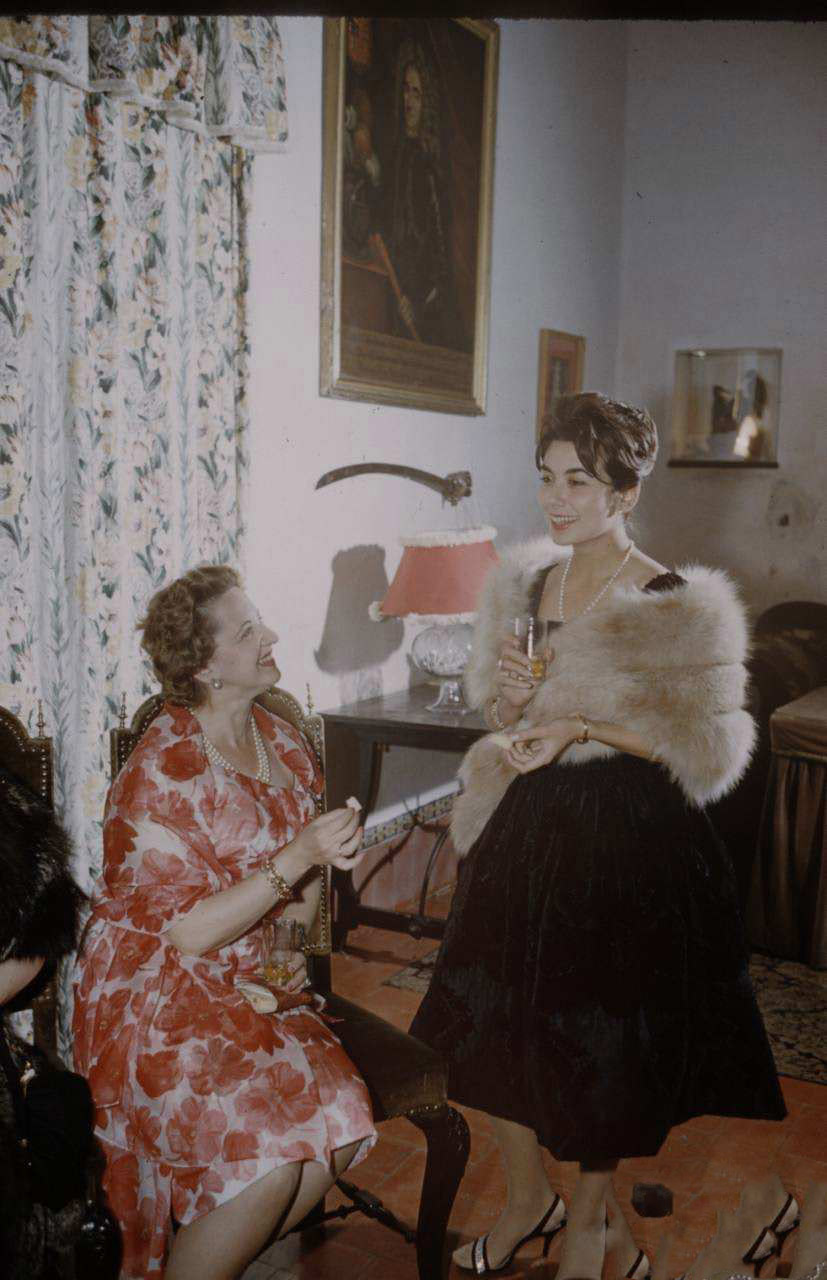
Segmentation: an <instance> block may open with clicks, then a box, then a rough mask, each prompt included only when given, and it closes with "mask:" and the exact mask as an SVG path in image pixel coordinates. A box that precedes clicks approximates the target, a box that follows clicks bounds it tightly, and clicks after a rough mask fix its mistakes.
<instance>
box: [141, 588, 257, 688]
mask: <svg viewBox="0 0 827 1280" xmlns="http://www.w3.org/2000/svg"><path fill="white" fill-rule="evenodd" d="M240 586H241V578H240V577H239V576H238V573H237V572H236V570H235V569H233V568H231V567H230V565H228V564H201V565H198V567H197V568H196V569H190V571H189V573H185V574H183V575H182V576H181V577H180V578H176V579H175V581H174V582H170V584H169V586H166V587H162V588H161V590H160V591H156V592H155V595H154V596H153V597H152V599H151V600H150V602H149V604H148V605H147V610H146V616H145V617H144V618H143V619H142V621H141V622H139V623H138V630H139V631H142V632H143V636H142V638H141V645H142V647H143V648H144V649H145V650H146V652H147V653H148V654H149V657H150V659H151V661H152V666H153V669H154V671H155V674H156V676H157V677H158V679H159V680H160V682H161V689H162V692H163V694H164V697H165V698H167V699H168V700H169V701H170V702H176V703H181V704H183V705H184V706H188V707H197V706H199V705H200V704H201V703H202V702H203V701H204V699H205V697H206V694H205V691H204V688H203V686H202V684H201V682H200V681H199V680H196V678H195V673H196V672H197V671H202V670H203V668H204V667H205V666H206V665H207V663H208V662H209V660H210V658H211V657H212V656H213V654H214V653H215V632H214V627H213V622H212V619H211V618H210V615H209V612H208V610H207V606H208V605H209V604H210V603H211V602H212V601H213V600H216V599H217V598H218V596H222V595H223V594H224V592H225V591H229V590H230V588H231V587H240Z"/></svg>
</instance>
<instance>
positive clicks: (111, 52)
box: [0, 13, 287, 151]
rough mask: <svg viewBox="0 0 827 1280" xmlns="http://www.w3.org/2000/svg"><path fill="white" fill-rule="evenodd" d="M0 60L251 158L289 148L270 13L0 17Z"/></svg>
mask: <svg viewBox="0 0 827 1280" xmlns="http://www.w3.org/2000/svg"><path fill="white" fill-rule="evenodd" d="M0 58H5V59H7V60H9V61H12V62H17V63H19V64H21V65H22V66H26V67H32V68H34V69H35V70H37V71H41V72H45V73H47V74H51V75H54V76H57V77H59V78H60V79H62V80H64V81H66V82H67V83H68V84H71V85H74V86H75V87H76V88H79V89H83V90H85V91H87V92H90V93H109V94H115V95H118V96H120V97H122V98H124V99H126V100H127V101H129V102H135V103H139V104H141V105H142V106H146V107H151V108H153V109H155V110H157V111H160V112H163V113H164V115H165V117H166V119H167V121H168V122H169V123H170V124H174V125H177V126H179V127H181V128H184V129H191V130H194V131H195V132H197V133H204V134H209V135H212V136H214V137H218V138H223V139H226V140H227V141H229V142H233V143H234V144H235V145H236V146H239V147H244V148H245V149H246V150H248V151H279V150H282V149H283V148H284V145H285V143H286V141H287V99H286V93H285V83H284V63H283V58H282V46H281V37H280V35H279V29H278V24H277V22H276V19H275V18H274V17H272V16H270V15H266V14H218V15H215V16H213V17H195V16H192V15H188V14H174V15H171V16H170V15H154V14H117V13H116V14H86V15H77V16H76V15H73V14H31V15H22V16H21V15H16V16H12V17H2V16H0Z"/></svg>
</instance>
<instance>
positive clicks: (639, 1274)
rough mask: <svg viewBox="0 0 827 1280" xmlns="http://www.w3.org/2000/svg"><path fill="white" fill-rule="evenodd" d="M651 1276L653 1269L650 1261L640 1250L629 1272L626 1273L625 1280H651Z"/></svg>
mask: <svg viewBox="0 0 827 1280" xmlns="http://www.w3.org/2000/svg"><path fill="white" fill-rule="evenodd" d="M651 1275H652V1267H651V1264H650V1262H649V1259H648V1258H647V1256H646V1254H645V1253H644V1252H643V1250H642V1249H638V1251H637V1257H636V1258H635V1260H634V1262H633V1263H632V1265H631V1267H630V1268H629V1270H628V1271H626V1272H624V1277H623V1280H650V1277H651Z"/></svg>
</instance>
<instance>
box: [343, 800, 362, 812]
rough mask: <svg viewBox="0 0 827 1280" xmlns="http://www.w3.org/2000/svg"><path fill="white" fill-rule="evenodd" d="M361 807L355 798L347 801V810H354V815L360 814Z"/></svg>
mask: <svg viewBox="0 0 827 1280" xmlns="http://www.w3.org/2000/svg"><path fill="white" fill-rule="evenodd" d="M361 807H362V806H361V805H360V803H359V801H358V800H357V799H356V797H355V796H348V798H347V800H345V808H346V809H353V811H354V813H358V812H359V810H360V809H361Z"/></svg>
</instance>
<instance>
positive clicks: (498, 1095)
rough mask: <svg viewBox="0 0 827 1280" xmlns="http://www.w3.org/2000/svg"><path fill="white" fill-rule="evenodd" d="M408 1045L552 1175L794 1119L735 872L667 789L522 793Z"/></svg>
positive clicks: (620, 779)
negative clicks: (688, 1133)
mask: <svg viewBox="0 0 827 1280" xmlns="http://www.w3.org/2000/svg"><path fill="white" fill-rule="evenodd" d="M411 1032H412V1033H413V1034H414V1035H415V1036H418V1037H419V1038H420V1039H422V1040H424V1041H426V1042H427V1043H428V1044H430V1045H432V1046H433V1047H434V1048H436V1049H438V1050H440V1052H441V1053H442V1054H443V1055H444V1056H445V1058H446V1059H447V1062H448V1066H449V1096H450V1097H451V1098H452V1099H453V1100H455V1101H457V1102H460V1103H463V1104H465V1105H467V1106H470V1107H474V1108H477V1109H479V1110H482V1111H486V1112H488V1114H489V1115H494V1116H500V1117H502V1118H504V1119H508V1120H514V1121H517V1122H518V1123H519V1124H523V1125H527V1126H528V1127H529V1128H531V1129H533V1130H534V1131H535V1132H536V1134H537V1137H538V1139H539V1141H540V1142H541V1143H542V1144H543V1146H545V1147H547V1148H548V1150H549V1151H550V1152H551V1153H552V1155H554V1156H555V1157H556V1158H557V1159H559V1160H579V1161H583V1162H587V1163H592V1162H596V1161H600V1160H612V1159H620V1158H622V1157H631V1156H651V1155H655V1154H656V1153H657V1151H658V1150H659V1148H660V1146H661V1144H662V1143H663V1141H664V1139H665V1137H666V1135H667V1134H668V1132H669V1130H670V1128H671V1127H672V1126H673V1125H676V1124H680V1123H681V1122H682V1121H684V1120H687V1119H689V1118H690V1117H691V1116H698V1115H720V1116H744V1117H749V1118H759V1117H760V1118H762V1119H777V1120H781V1119H783V1118H784V1116H785V1115H786V1108H785V1106H784V1101H783V1097H782V1095H781V1090H780V1087H779V1084H778V1077H777V1075H776V1071H775V1064H774V1062H773V1058H772V1052H771V1050H770V1046H769V1043H768V1041H767V1036H766V1033H765V1030H764V1026H763V1023H762V1020H761V1015H760V1013H759V1011H758V1007H757V1005H756V1002H755V996H754V994H753V990H752V985H751V982H750V978H749V973H748V969H747V949H746V945H745V941H744V936H743V930H742V924H741V919H740V914H739V909H738V904H737V894H736V884H735V877H734V874H733V870H732V864H731V862H730V859H729V856H728V854H727V852H726V850H725V849H724V847H723V845H722V844H721V842H720V840H719V839H718V837H717V836H716V834H715V832H714V830H713V828H712V826H711V824H710V822H709V819H708V818H707V816H706V814H705V813H704V812H703V810H701V809H697V808H695V807H694V806H692V805H690V804H689V803H688V802H687V800H686V799H685V797H684V795H683V792H682V791H681V790H680V788H679V787H678V786H677V784H676V783H674V782H673V781H672V780H671V779H670V777H669V775H668V774H667V772H666V770H665V769H663V768H662V767H661V766H659V765H656V764H653V763H651V762H649V761H645V760H639V759H637V758H636V757H634V756H630V755H625V754H618V755H614V756H611V757H609V758H606V759H599V760H592V761H589V762H587V763H585V764H578V765H554V764H552V765H548V766H546V767H545V768H542V769H537V770H535V771H534V772H533V773H529V774H525V775H523V776H520V777H518V778H516V779H515V780H514V781H513V782H512V784H511V786H510V787H509V789H508V791H507V793H506V794H505V796H504V797H503V799H502V801H501V802H500V804H499V806H498V808H497V810H496V812H495V813H494V814H493V816H492V817H491V819H490V820H489V822H488V824H487V826H486V828H485V830H484V831H483V833H482V835H481V836H480V837H479V839H478V840H477V842H476V844H475V845H474V846H473V848H472V849H471V850H470V852H469V853H468V856H467V857H466V858H465V860H464V862H463V863H462V866H461V869H460V873H459V877H458V883H457V888H456V892H455V894H454V900H453V905H452V909H451V915H450V919H449V921H448V925H447V929H446V933H445V937H444V939H443V943H442V946H441V948H440V951H439V956H438V959H437V962H436V969H435V972H434V976H433V980H432V982H431V985H430V988H429V990H428V993H427V995H426V996H425V998H424V1000H423V1002H422V1005H421V1006H420V1009H419V1012H418V1013H417V1015H416V1017H415V1019H414V1021H413V1024H412V1026H411Z"/></svg>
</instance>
